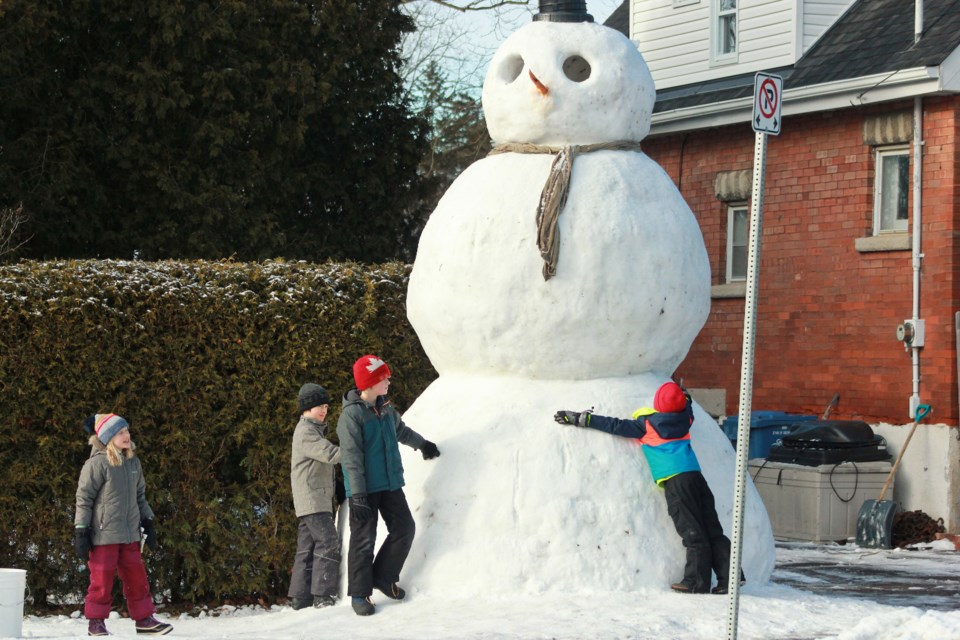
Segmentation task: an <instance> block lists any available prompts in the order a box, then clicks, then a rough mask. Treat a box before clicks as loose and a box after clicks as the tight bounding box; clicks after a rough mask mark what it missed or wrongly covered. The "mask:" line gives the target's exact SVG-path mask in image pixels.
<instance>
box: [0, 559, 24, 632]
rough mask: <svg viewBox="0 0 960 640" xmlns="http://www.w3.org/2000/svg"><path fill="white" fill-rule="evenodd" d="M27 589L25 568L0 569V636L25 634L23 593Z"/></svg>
mask: <svg viewBox="0 0 960 640" xmlns="http://www.w3.org/2000/svg"><path fill="white" fill-rule="evenodd" d="M26 589H27V572H26V571H25V570H23V569H0V638H19V637H20V636H21V635H23V594H24V593H25V592H26Z"/></svg>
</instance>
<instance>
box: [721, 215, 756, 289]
mask: <svg viewBox="0 0 960 640" xmlns="http://www.w3.org/2000/svg"><path fill="white" fill-rule="evenodd" d="M739 212H743V215H744V216H745V217H746V224H745V225H744V227H743V238H736V237H735V233H734V231H735V230H736V225H735V224H734V222H735V219H736V217H737V214H738V213H739ZM738 241H739V242H738ZM734 251H743V274H742V275H740V274H734V273H733V255H734ZM749 254H750V207H749V206H748V205H747V203H746V202H738V203H732V204H728V205H727V273H726V278H727V280H726V281H727V283H730V282H745V281H746V280H747V259H748V258H749Z"/></svg>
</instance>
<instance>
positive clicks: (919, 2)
mask: <svg viewBox="0 0 960 640" xmlns="http://www.w3.org/2000/svg"><path fill="white" fill-rule="evenodd" d="M922 36H923V0H914V2H913V41H914V44H916V43H917V42H920V38H921V37H922ZM922 182H923V98H921V97H920V96H917V97H915V98H914V99H913V234H912V239H913V251H912V260H911V261H912V263H913V326H914V330H916V329H917V328H921V330H922V325H921V324H920V322H921V321H920V261H921V260H922V259H923V253H921V251H920V230H921V229H922V228H923V227H922V225H921V222H922V220H923V213H922V212H923V208H922V206H921V204H922V195H923V189H922V188H921V186H922ZM911 342H912V344H911V349H910V360H911V364H912V368H913V394H912V395H911V396H910V419H911V420H916V416H917V407H918V406H920V348H921V347H922V346H923V341H922V340H921V341H919V344H918V343H917V341H911Z"/></svg>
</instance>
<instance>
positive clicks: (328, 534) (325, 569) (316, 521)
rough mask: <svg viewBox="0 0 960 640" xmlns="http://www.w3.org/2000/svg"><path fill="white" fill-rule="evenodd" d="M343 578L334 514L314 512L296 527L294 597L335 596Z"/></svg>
mask: <svg viewBox="0 0 960 640" xmlns="http://www.w3.org/2000/svg"><path fill="white" fill-rule="evenodd" d="M339 581H340V538H339V537H338V536H337V528H336V527H335V526H334V524H333V514H332V513H311V514H309V515H306V516H303V517H302V518H300V523H299V525H298V527H297V555H296V557H295V558H294V560H293V575H292V576H291V577H290V590H289V591H288V592H287V595H288V596H289V597H291V598H303V599H307V600H309V599H310V598H311V596H336V595H337V593H338V591H339V589H338V587H339V584H338V583H339Z"/></svg>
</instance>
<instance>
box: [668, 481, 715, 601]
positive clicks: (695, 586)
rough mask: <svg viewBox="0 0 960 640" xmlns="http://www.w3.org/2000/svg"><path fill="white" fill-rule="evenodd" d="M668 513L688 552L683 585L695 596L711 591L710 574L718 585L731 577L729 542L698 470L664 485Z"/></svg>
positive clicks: (708, 489) (710, 494)
mask: <svg viewBox="0 0 960 640" xmlns="http://www.w3.org/2000/svg"><path fill="white" fill-rule="evenodd" d="M663 490H664V493H665V496H666V499H667V512H668V513H669V514H670V517H671V518H672V519H673V524H674V526H675V527H676V528H677V533H679V534H680V539H681V540H683V546H684V547H685V548H686V550H687V563H686V565H685V566H684V568H683V580H682V584H684V585H685V586H687V587H689V588H690V591H692V592H694V593H707V592H708V591H710V571H711V569H712V570H713V572H714V573H716V574H717V582H718V584H719V585H722V586H726V584H727V579H728V576H729V575H730V539H729V538H727V536H725V535H723V527H722V526H721V525H720V520H719V518H717V510H716V507H715V506H714V503H713V493H712V492H711V491H710V487H709V486H708V485H707V481H706V480H705V479H704V477H703V474H702V473H700V472H699V471H688V472H686V473H681V474H679V475H676V476H673V477H672V478H670V479H669V480H667V481H665V482H664V483H663Z"/></svg>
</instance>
